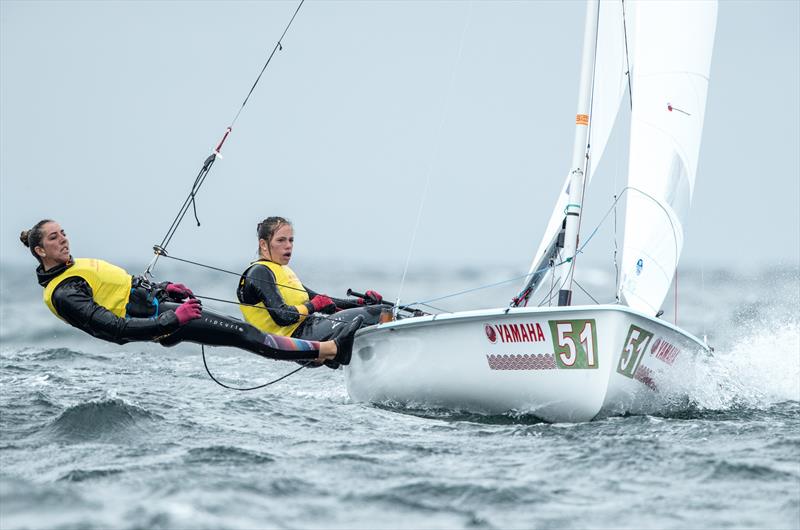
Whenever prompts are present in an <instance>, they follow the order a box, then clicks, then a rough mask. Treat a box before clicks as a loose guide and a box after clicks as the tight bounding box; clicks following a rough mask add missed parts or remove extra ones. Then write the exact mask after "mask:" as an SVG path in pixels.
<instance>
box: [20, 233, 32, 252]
mask: <svg viewBox="0 0 800 530" xmlns="http://www.w3.org/2000/svg"><path fill="white" fill-rule="evenodd" d="M30 233H31V231H30V230H23V231H22V232H20V233H19V240H20V241H22V244H23V245H25V246H26V247H28V248H30V244H29V243H28V236H29V235H30Z"/></svg>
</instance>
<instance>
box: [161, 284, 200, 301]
mask: <svg viewBox="0 0 800 530" xmlns="http://www.w3.org/2000/svg"><path fill="white" fill-rule="evenodd" d="M167 294H168V295H169V297H170V298H172V299H173V300H183V299H185V298H189V297H190V296H194V293H193V292H192V290H191V289H189V288H188V287H186V286H185V285H183V284H182V283H168V284H167Z"/></svg>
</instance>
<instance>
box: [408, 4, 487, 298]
mask: <svg viewBox="0 0 800 530" xmlns="http://www.w3.org/2000/svg"><path fill="white" fill-rule="evenodd" d="M471 17H472V2H470V4H469V12H468V13H467V18H466V20H465V21H464V27H463V29H462V30H461V38H460V40H459V43H458V53H457V54H456V60H455V62H454V64H453V68H452V70H451V71H450V81H449V83H448V86H447V91H446V92H445V98H444V105H443V106H442V114H441V116H440V118H439V126H438V128H437V129H436V137H435V140H434V143H433V145H434V152H433V156H431V161H430V164H429V165H428V169H427V171H426V172H425V186H424V187H423V189H422V196H421V197H420V203H419V208H418V209H417V218H416V220H415V221H414V229H413V231H412V232H411V242H410V243H409V245H408V253H407V254H406V263H405V265H404V266H403V275H402V276H401V278H400V288H399V289H398V290H397V300H396V301H395V307H397V306H399V305H400V296H401V295H402V293H403V287H404V286H405V283H406V275H407V274H408V267H409V265H410V263H411V255H412V253H413V251H414V245H415V244H416V241H417V232H419V225H420V220H421V219H422V211H423V209H424V207H425V200H426V199H427V197H428V188H429V187H430V183H431V174H432V173H433V167H434V166H435V164H436V160H437V158H438V154H439V147H440V144H441V137H442V130H443V129H444V122H445V119H446V118H447V111H448V109H449V106H450V96H451V94H452V91H453V86H454V85H455V79H456V72H457V71H458V65H459V63H460V62H461V54H462V52H463V50H464V40H465V39H464V37H465V36H466V34H467V28H469V21H470V19H471Z"/></svg>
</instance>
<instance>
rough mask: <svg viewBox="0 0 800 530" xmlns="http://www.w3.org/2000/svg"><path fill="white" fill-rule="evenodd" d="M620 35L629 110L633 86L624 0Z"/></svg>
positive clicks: (623, 2) (631, 102) (631, 103)
mask: <svg viewBox="0 0 800 530" xmlns="http://www.w3.org/2000/svg"><path fill="white" fill-rule="evenodd" d="M622 36H623V37H625V66H627V69H626V72H625V77H627V78H628V95H629V101H630V107H631V110H633V87H632V86H631V58H630V51H629V50H628V21H627V17H626V16H625V0H622Z"/></svg>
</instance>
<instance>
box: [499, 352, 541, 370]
mask: <svg viewBox="0 0 800 530" xmlns="http://www.w3.org/2000/svg"><path fill="white" fill-rule="evenodd" d="M486 361H487V362H488V363H489V368H490V369H492V370H555V369H556V361H555V359H554V358H553V355H552V354H550V353H542V354H532V355H528V354H523V355H487V356H486Z"/></svg>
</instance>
